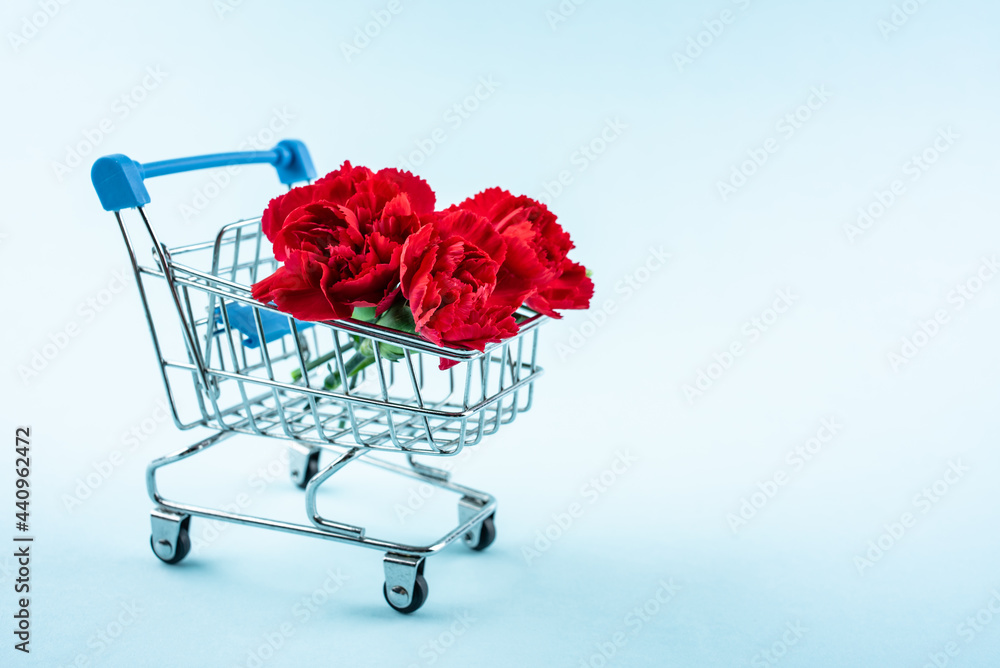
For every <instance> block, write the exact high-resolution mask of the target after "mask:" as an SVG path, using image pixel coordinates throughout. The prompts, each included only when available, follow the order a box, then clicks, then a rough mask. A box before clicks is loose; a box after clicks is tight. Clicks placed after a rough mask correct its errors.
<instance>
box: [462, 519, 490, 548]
mask: <svg viewBox="0 0 1000 668" xmlns="http://www.w3.org/2000/svg"><path fill="white" fill-rule="evenodd" d="M496 539H497V527H496V522H494V520H493V515H490V516H489V517H487V518H486V519H485V520H483V523H482V524H481V525H480V526H479V536H476V535H475V534H473V532H471V531H470V532H469V533H467V534H465V536H464V537H463V540H464V541H465V544H466V545H467V546H468V547H469V549H470V550H473V551H475V552H482V551H483V550H485V549H486V548H488V547H489V546H490V545H492V544H493V541H495V540H496Z"/></svg>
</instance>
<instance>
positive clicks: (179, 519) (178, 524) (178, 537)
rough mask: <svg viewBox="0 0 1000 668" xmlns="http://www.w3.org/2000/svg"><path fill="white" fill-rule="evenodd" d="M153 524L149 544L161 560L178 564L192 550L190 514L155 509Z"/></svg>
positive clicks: (151, 516)
mask: <svg viewBox="0 0 1000 668" xmlns="http://www.w3.org/2000/svg"><path fill="white" fill-rule="evenodd" d="M150 521H151V523H152V526H153V532H152V535H150V537H149V546H150V547H151V548H153V554H155V555H156V556H157V557H158V558H159V559H160V561H162V562H164V563H166V564H177V563H180V561H181V560H182V559H183V558H184V557H186V556H187V555H188V552H190V551H191V535H190V532H189V527H190V525H191V516H190V515H173V514H170V513H165V512H163V511H159V510H154V511H153V512H152V513H150Z"/></svg>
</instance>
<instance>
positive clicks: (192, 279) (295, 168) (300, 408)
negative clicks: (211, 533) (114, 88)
mask: <svg viewBox="0 0 1000 668" xmlns="http://www.w3.org/2000/svg"><path fill="white" fill-rule="evenodd" d="M252 163H263V164H270V165H272V166H274V167H275V169H276V170H277V172H278V178H279V180H280V181H281V182H282V183H283V184H285V185H286V186H288V187H289V188H291V187H293V186H294V185H295V184H298V183H306V182H311V181H312V180H313V179H314V178H315V176H316V172H315V169H314V168H313V165H312V161H311V158H310V156H309V153H308V150H307V149H306V147H305V145H304V144H303V143H302V142H299V141H296V140H285V141H282V142H279V143H278V144H277V145H276V146H275V147H274V148H273V149H271V150H269V151H246V152H238V153H222V154H213V155H204V156H195V157H189V158H180V159H176V160H166V161H161V162H153V163H145V164H141V163H138V162H136V161H134V160H132V159H130V158H128V157H126V156H124V155H110V156H105V157H103V158H100V159H98V160H97V161H96V162H95V163H94V166H93V169H92V172H91V177H92V181H93V184H94V187H95V190H96V191H97V193H98V196H99V198H100V200H101V204H102V206H103V208H104V209H105V210H108V211H111V212H113V213H114V216H115V219H116V221H117V223H118V227H119V230H120V231H121V234H122V237H123V239H124V241H125V245H126V248H127V251H128V255H129V260H130V263H131V266H132V270H133V272H134V274H135V278H136V285H137V288H138V292H139V296H140V300H141V302H142V305H143V310H144V312H145V315H146V320H147V324H148V326H149V332H150V336H151V338H152V341H153V348H154V351H155V353H156V357H157V361H158V364H159V368H160V375H161V378H162V380H163V384H164V389H165V391H166V394H167V399H168V401H169V404H170V408H171V415H172V418H173V420H174V423H175V425H176V426H177V427H178V428H179V429H181V430H187V429H192V428H195V427H205V428H209V429H211V430H213V432H214V433H213V434H212V435H210V436H208V437H207V438H204V439H202V440H200V441H198V442H197V443H195V444H193V445H191V446H189V447H186V448H183V449H181V450H178V451H176V452H173V453H170V454H168V455H165V456H163V457H159V458H157V459H155V460H153V461H152V462H150V464H149V466H148V467H147V470H146V487H147V492H148V494H149V497H150V499H151V500H152V501H153V503H154V509H153V510H152V511H151V513H150V520H151V536H150V544H151V547H152V549H153V552H154V554H156V556H157V557H159V558H160V559H161V560H162V561H164V562H166V563H168V564H176V563H178V562H180V561H181V560H182V559H183V558H184V557H185V556H186V555H187V554H188V552H189V551H190V548H191V540H190V521H191V518H192V517H201V518H207V519H215V520H221V521H225V522H231V523H234V524H241V525H246V526H255V527H259V528H264V529H270V530H273V531H281V532H285V533H294V534H299V535H305V536H312V537H314V538H322V539H325V540H330V541H336V542H341V543H351V544H354V545H358V546H361V547H366V548H369V549H374V550H379V551H382V552H383V553H384V556H383V564H384V571H385V584H384V587H383V594H384V596H385V599H386V601H387V602H388V603H389V605H390V606H391V607H393V608H394V609H396V610H398V611H400V612H403V613H410V612H413V611H415V610H417V609H418V608H419V607H420V606H421V605H423V603H424V602H425V601H426V598H427V593H428V586H427V582H426V579H425V578H424V575H423V573H424V565H425V560H426V558H427V557H428V556H430V555H432V554H434V553H436V552H438V551H440V550H442V549H444V548H445V547H447V546H448V545H450V544H452V543H454V542H456V541H458V539H459V538H461V539H462V541H463V542H464V543H465V544H466V545H467V546H468V547H470V548H471V549H473V550H477V551H478V550H482V549H485V548H486V547H488V546H489V545H490V543H492V542H493V539H494V538H495V535H496V528H495V523H494V515H495V512H496V505H497V503H496V499H495V498H494V497H493V496H491V495H490V494H487V493H485V492H482V491H478V490H475V489H472V488H469V487H465V486H463V485H458V484H456V483H454V482H451V480H450V473H449V472H448V471H446V470H443V469H441V468H437V467H433V466H428V465H426V464H423V463H421V462H418V461H417V460H416V459H415V456H418V455H420V456H436V457H442V456H444V457H447V456H453V455H455V454H458V453H459V452H460V451H461V450H462V448H464V447H466V446H471V445H476V444H477V443H479V442H480V441H481V439H482V438H483V437H484V436H486V435H490V434H492V433H495V432H496V431H497V430H498V429H499V428H500V427H501V426H502V425H504V424H508V423H509V422H512V421H513V420H514V419H515V418H516V417H517V415H518V414H519V413H521V412H524V411H526V410H528V409H530V407H531V403H532V398H533V388H534V381H535V380H536V379H537V378H538V377H539V376H540V375H541V374H542V369H541V367H539V366H538V364H537V362H536V356H537V350H538V326H539V325H541V324H542V323H543V322H544V321H545V320H546V318H545V316H542V315H540V314H537V313H534V312H532V311H530V310H528V309H523V310H522V311H520V312H519V321H520V322H519V325H520V326H519V333H518V334H517V335H516V336H515V337H511V338H510V339H507V340H505V341H503V342H500V343H495V344H491V345H489V346H487V348H486V350H484V351H482V352H480V351H474V350H467V349H461V348H451V347H443V346H437V345H434V344H432V343H430V342H428V341H426V340H424V339H421V338H420V337H418V336H416V335H411V334H406V333H403V332H398V331H395V330H391V329H387V328H384V327H379V326H378V325H375V324H372V323H367V322H362V321H358V320H352V319H348V320H336V321H327V322H322V323H302V322H300V321H297V320H295V319H294V318H292V317H291V316H288V315H286V314H282V313H280V312H278V311H277V310H276V309H275V308H274V307H273V306H270V305H266V304H261V303H260V302H257V301H256V300H254V299H253V298H252V296H251V294H250V288H249V284H250V283H252V282H254V281H256V280H258V279H259V278H263V277H264V276H265V275H266V274H265V273H263V271H262V270H266V269H267V268H269V267H270V268H271V269H273V268H275V267H276V266H277V264H276V262H275V261H274V260H273V257H271V256H270V254H269V253H265V252H264V250H265V246H266V247H267V248H268V249H269V247H270V246H269V244H267V243H265V242H266V239H264V238H263V234H262V232H261V229H260V218H253V219H248V220H240V221H236V222H234V223H230V224H228V225H225V226H223V227H222V228H221V229H220V230H219V232H218V234H217V235H216V237H215V239H214V241H210V242H203V243H197V244H189V245H187V246H180V247H175V248H172V249H171V248H167V247H166V246H165V245H163V244H162V243H161V242H160V240H159V237H158V236H157V234H156V232H155V230H154V228H153V226H152V225H151V224H150V222H149V218H148V217H147V215H146V211H145V209H144V205H146V204H148V203H149V202H150V197H149V194H148V191H147V190H146V187H145V179H147V178H151V177H154V176H162V175H167V174H174V173H179V172H186V171H192V170H199V169H211V168H219V167H225V166H229V165H237V164H252ZM128 209H136V210H137V213H138V217H139V220H141V230H142V231H143V232H145V234H146V236H148V239H149V241H150V242H151V244H152V258H153V264H152V265H145V264H143V263H141V262H140V261H139V259H138V255H137V252H136V248H137V246H136V245H135V243H134V242H133V236H132V234H131V233H130V229H129V225H128V224H127V223H126V220H125V217H124V216H123V212H124V211H126V210H128ZM247 249H249V251H247ZM241 250H242V251H243V256H242V259H241ZM246 252H250V253H252V255H251V256H250V259H249V260H247V259H246V257H247V255H246ZM209 254H210V262H207V263H204V262H203V263H202V265H201V266H196V265H197V262H181V261H180V260H179V259H178V258H180V257H185V259H186V258H187V257H197V256H199V255H205V256H207V255H209ZM154 279H158V280H157V281H156V282H158V283H159V284H160V285H161V286H162V285H165V286H166V288H167V290H166V297H167V299H166V302H165V303H166V311H168V312H169V311H172V312H173V314H174V315H175V316H176V317H175V318H174V319H175V320H178V321H179V322H180V326H181V335H182V336H181V339H182V344H183V348H182V351H183V354H178V355H170V354H168V353H167V352H166V340H165V338H164V337H163V336H162V334H163V332H162V331H161V330H162V329H163V323H161V322H159V320H161V318H158V317H157V312H156V309H155V308H154V303H153V300H152V298H151V291H150V290H148V288H149V287H151V285H148V284H147V280H150V281H153V280H154ZM220 327H221V328H220ZM306 330H311V331H306ZM310 336H311V338H310ZM289 340H290V341H291V343H290V344H289ZM255 344H256V345H255ZM366 345H367V346H368V350H369V351H371V352H373V353H374V365H375V372H374V373H370V372H368V370H367V369H364V370H362V371H360V372H359V373H356V374H353V373H349V372H348V365H349V364H351V362H350V360H348V358H347V355H348V353H351V351H352V350H354V351H355V352H353V353H351V354H353V355H355V356H357V355H358V354H359V349H360V348H362V347H364V346H366ZM321 350H326V351H327V352H326V353H325V354H324V355H323V356H321V357H320V358H318V359H315V360H313V359H310V355H311V354H312V353H313V352H315V353H319V352H320V351H321ZM400 351H401V352H400ZM369 354H370V353H369ZM425 358H427V359H430V360H436V358H441V359H445V360H449V361H450V362H452V363H454V364H455V366H453V367H452V368H451V369H449V370H447V371H439V370H434V369H432V370H430V371H428V370H426V369H425V366H431V365H429V364H428V365H425V364H424V361H425ZM324 361H325V363H326V365H327V367H326V368H327V370H329V371H330V376H327V378H326V379H322V369H320V371H316V369H317V368H318V367H319V366H320V362H324ZM397 363H401V365H402V366H403V367H405V373H403V372H402V371H400V372H397V371H396V370H395V365H396V364H397ZM386 365H387V367H386ZM282 369H284V370H287V369H291V378H290V379H289V380H287V381H286V380H284V379H283V378H282V376H281V373H283V371H282ZM456 370H457V371H456ZM172 374H173V375H176V374H180V375H181V376H185V375H187V376H190V379H191V381H192V382H190V383H183V384H178V383H177V382H176V378H175V377H172ZM295 374H298V375H297V376H296V375H295ZM331 378H339V379H340V381H334V385H333V387H330V386H329V383H330V379H331ZM348 378H350V380H349V381H348ZM338 383H339V384H338ZM185 387H186V388H188V390H189V391H190V390H193V394H194V399H195V401H194V402H188V403H189V404H192V403H193V404H195V405H196V406H197V411H198V413H197V414H196V416H195V417H194V418H192V419H184V418H183V417H182V412H183V411H184V410H185V407H184V405H183V404H182V402H181V400H180V396H179V394H180V392H181V391H182V388H185ZM238 433H242V434H252V435H257V436H261V437H267V438H275V439H281V440H284V441H286V442H287V447H288V450H289V469H290V476H291V478H292V482H293V483H295V484H296V485H297V486H299V487H300V488H303V489H304V490H305V510H306V517H307V519H308V521H309V524H305V523H295V522H288V521H284V520H278V519H273V518H266V517H258V516H255V515H248V514H241V513H235V512H230V511H227V510H223V509H219V508H211V507H206V506H200V505H193V504H189V503H184V502H181V501H173V500H170V499H168V498H166V497H165V496H164V495H163V494H162V493H161V492H160V489H159V486H158V484H157V477H156V474H157V472H158V471H159V470H160V469H161V468H164V467H166V466H170V465H172V464H175V463H178V462H180V461H183V460H186V459H188V458H191V457H194V456H195V455H196V454H199V453H202V452H205V451H207V450H209V449H210V448H213V447H214V446H216V445H218V444H220V443H222V442H223V441H225V440H227V439H228V438H230V437H231V436H233V435H235V434H238ZM323 452H327V453H330V454H332V455H334V457H333V459H332V461H329V462H328V463H326V464H325V466H322V467H321V466H320V456H321V453H323ZM378 452H393V453H401V454H405V455H406V459H407V465H406V466H403V465H399V464H395V463H391V462H389V461H385V460H384V459H382V458H379V457H374V456H371V455H372V454H373V453H378ZM355 460H359V461H364V462H365V463H368V464H371V465H373V466H377V467H379V468H381V469H383V470H386V471H389V472H391V473H394V474H397V475H401V476H406V477H409V478H413V479H416V480H419V481H421V482H424V483H428V484H430V485H433V486H436V487H438V488H441V489H445V490H448V491H450V492H454V493H456V494H458V495H460V498H459V502H458V524H457V525H456V526H455V527H454V528H453V529H452V530H450V531H448V532H447V533H446V534H445V535H444V536H441V537H440V538H438V539H437V540H435V541H433V542H431V543H428V544H426V545H409V544H405V543H399V542H395V541H392V540H385V539H380V538H372V537H370V536H368V535H367V532H366V529H365V528H364V527H361V526H357V525H354V524H349V523H345V522H340V521H336V520H333V519H330V518H328V517H324V516H323V515H322V514H320V512H319V510H318V508H317V495H318V493H319V490H320V488H321V487H322V486H323V485H324V484H325V483H326V482H327V481H328V480H329V479H330V478H331V477H332V476H333V475H334V474H335V473H337V472H338V471H340V470H341V469H342V468H344V467H345V466H346V465H347V464H349V463H351V462H353V461H355Z"/></svg>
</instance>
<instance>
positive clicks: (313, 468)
mask: <svg viewBox="0 0 1000 668" xmlns="http://www.w3.org/2000/svg"><path fill="white" fill-rule="evenodd" d="M319 452H320V451H319V450H316V451H315V452H310V453H309V456H308V457H306V474H305V476H303V477H302V478H298V479H296V480H295V486H296V487H298V488H299V489H305V488H306V487H308V486H309V481H310V480H312V479H313V476H314V475H316V472H317V471H319Z"/></svg>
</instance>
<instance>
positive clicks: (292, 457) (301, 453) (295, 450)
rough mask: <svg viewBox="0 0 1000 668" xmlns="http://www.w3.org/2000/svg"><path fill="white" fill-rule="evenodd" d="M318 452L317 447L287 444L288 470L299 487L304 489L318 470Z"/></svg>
mask: <svg viewBox="0 0 1000 668" xmlns="http://www.w3.org/2000/svg"><path fill="white" fill-rule="evenodd" d="M319 453H320V451H319V450H318V449H313V448H308V449H306V448H301V447H297V446H294V445H293V446H289V448H288V472H289V475H290V476H291V478H292V482H293V483H295V486H296V487H298V488H299V489H305V488H306V486H307V485H308V484H309V481H310V480H312V479H313V476H315V475H316V473H317V472H318V471H319Z"/></svg>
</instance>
